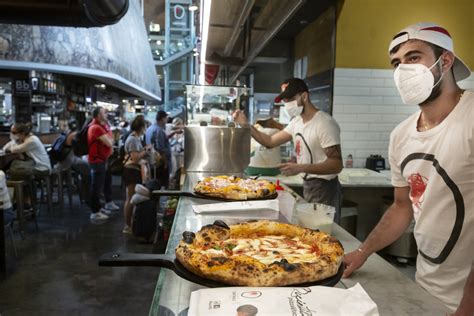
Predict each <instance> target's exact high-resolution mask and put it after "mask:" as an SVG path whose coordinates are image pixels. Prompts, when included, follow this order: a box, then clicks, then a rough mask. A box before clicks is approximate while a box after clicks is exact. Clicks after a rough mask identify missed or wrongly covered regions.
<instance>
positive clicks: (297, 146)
mask: <svg viewBox="0 0 474 316" xmlns="http://www.w3.org/2000/svg"><path fill="white" fill-rule="evenodd" d="M295 152H296V157H298V158H301V140H300V139H299V138H298V139H297V140H296V144H295Z"/></svg>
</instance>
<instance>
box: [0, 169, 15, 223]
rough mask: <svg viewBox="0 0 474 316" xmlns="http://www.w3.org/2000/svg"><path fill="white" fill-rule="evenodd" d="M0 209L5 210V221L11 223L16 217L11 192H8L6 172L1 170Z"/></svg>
mask: <svg viewBox="0 0 474 316" xmlns="http://www.w3.org/2000/svg"><path fill="white" fill-rule="evenodd" d="M0 209H1V210H3V223H4V224H5V225H7V224H10V223H11V222H12V221H13V219H14V218H15V212H13V208H12V202H11V200H10V194H8V188H7V181H6V177H5V173H4V172H3V171H1V170H0Z"/></svg>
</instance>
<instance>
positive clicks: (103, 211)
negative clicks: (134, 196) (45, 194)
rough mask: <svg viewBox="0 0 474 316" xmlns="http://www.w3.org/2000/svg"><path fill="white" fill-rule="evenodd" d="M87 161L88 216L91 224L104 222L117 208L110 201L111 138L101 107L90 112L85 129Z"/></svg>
mask: <svg viewBox="0 0 474 316" xmlns="http://www.w3.org/2000/svg"><path fill="white" fill-rule="evenodd" d="M87 144H88V149H89V154H88V161H89V166H90V169H91V191H90V207H91V210H92V214H91V215H90V219H91V222H92V223H93V224H100V223H102V222H104V221H106V220H107V219H108V218H109V216H108V215H110V214H111V213H112V211H117V210H118V209H119V207H118V206H117V205H115V203H114V202H113V201H112V175H111V174H110V170H108V163H107V161H108V159H109V157H110V155H111V154H112V147H113V137H112V131H111V129H110V126H109V124H108V123H107V114H106V112H105V109H104V108H102V107H96V108H94V110H92V122H91V123H90V124H89V125H88V129H87ZM102 192H103V193H104V196H105V202H106V203H105V206H104V207H102V205H101V203H100V194H101V193H102Z"/></svg>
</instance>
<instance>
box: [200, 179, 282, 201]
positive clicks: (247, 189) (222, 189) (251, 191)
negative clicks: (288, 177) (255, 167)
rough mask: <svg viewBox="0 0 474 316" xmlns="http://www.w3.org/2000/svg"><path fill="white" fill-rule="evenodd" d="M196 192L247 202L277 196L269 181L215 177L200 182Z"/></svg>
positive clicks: (273, 186)
mask: <svg viewBox="0 0 474 316" xmlns="http://www.w3.org/2000/svg"><path fill="white" fill-rule="evenodd" d="M194 192H196V193H197V194H200V195H205V196H208V197H215V198H219V199H226V200H235V201H245V200H255V199H264V198H266V197H270V196H272V195H274V194H275V192H276V187H275V185H274V184H273V183H272V182H270V181H267V180H253V179H243V178H239V177H236V176H213V177H206V178H204V179H202V180H201V181H199V182H198V183H197V184H196V185H195V186H194Z"/></svg>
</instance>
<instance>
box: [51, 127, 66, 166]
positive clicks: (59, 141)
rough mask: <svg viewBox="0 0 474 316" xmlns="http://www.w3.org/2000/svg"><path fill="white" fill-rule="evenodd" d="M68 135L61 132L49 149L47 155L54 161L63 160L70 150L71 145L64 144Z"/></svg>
mask: <svg viewBox="0 0 474 316" xmlns="http://www.w3.org/2000/svg"><path fill="white" fill-rule="evenodd" d="M67 137H68V135H67V134H66V133H61V135H59V137H58V138H56V140H55V141H54V143H53V145H52V146H51V150H49V156H50V157H51V159H52V160H53V161H55V162H61V161H64V160H65V159H66V157H67V155H69V153H70V152H71V147H70V146H68V145H66V140H67Z"/></svg>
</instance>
